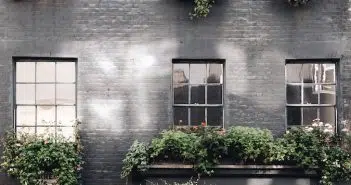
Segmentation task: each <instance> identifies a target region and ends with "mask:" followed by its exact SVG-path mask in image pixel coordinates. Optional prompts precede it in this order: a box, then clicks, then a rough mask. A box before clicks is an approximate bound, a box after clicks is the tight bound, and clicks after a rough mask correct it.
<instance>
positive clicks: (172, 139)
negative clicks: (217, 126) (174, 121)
mask: <svg viewBox="0 0 351 185" xmlns="http://www.w3.org/2000/svg"><path fill="white" fill-rule="evenodd" d="M195 140H196V135H195V134H194V133H185V132H182V131H177V130H175V131H174V130H170V131H164V132H162V133H161V136H160V137H159V138H155V139H153V140H152V142H151V146H150V158H151V159H153V160H156V161H157V160H165V161H182V162H191V163H193V162H194V160H195V153H194V151H195V148H194V147H195V145H194V141H195Z"/></svg>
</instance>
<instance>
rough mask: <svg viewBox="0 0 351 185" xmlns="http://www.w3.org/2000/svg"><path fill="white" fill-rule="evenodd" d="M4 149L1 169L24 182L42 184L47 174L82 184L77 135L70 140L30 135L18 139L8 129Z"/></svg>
mask: <svg viewBox="0 0 351 185" xmlns="http://www.w3.org/2000/svg"><path fill="white" fill-rule="evenodd" d="M3 148H4V151H3V156H2V161H3V162H2V163H1V167H2V170H3V171H4V172H6V173H7V174H9V175H11V176H14V177H15V178H17V179H18V180H19V181H20V183H21V184H23V185H41V184H43V183H44V182H43V178H44V177H45V176H46V175H49V176H53V177H54V178H55V179H57V183H58V184H64V185H77V184H79V177H80V175H79V172H80V170H82V164H83V160H82V146H81V144H80V140H79V137H78V135H77V137H76V140H75V141H74V142H70V141H67V140H65V139H63V138H50V139H45V138H42V137H35V136H30V135H23V136H22V137H20V138H17V137H16V134H15V133H14V132H7V134H6V136H5V138H4V141H3Z"/></svg>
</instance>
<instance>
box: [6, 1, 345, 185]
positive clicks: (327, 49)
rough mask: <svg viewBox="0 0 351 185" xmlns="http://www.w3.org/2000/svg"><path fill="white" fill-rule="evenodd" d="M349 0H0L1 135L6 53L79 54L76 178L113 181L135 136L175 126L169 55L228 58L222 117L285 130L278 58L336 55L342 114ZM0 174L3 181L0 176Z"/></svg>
mask: <svg viewBox="0 0 351 185" xmlns="http://www.w3.org/2000/svg"><path fill="white" fill-rule="evenodd" d="M349 7H350V2H349V1H348V0H312V1H311V3H310V4H309V5H308V6H305V7H302V8H292V7H290V6H289V5H288V4H287V3H286V2H285V0H280V1H277V0H235V1H233V0H217V3H216V5H215V6H214V7H213V11H212V12H211V14H210V15H209V17H208V18H206V19H204V20H194V21H191V20H189V17H188V12H189V11H190V9H191V3H190V2H189V1H185V0H137V1H130V0H109V1H106V0H99V1H98V0H97V1H91V0H65V1H57V0H47V1H29V0H19V1H15V0H6V1H1V2H0V22H1V24H0V42H1V43H0V79H1V80H0V120H1V121H0V135H2V134H3V133H4V131H5V130H6V129H8V128H11V127H12V118H13V116H12V97H13V91H12V88H13V87H12V83H13V82H12V75H13V73H12V72H13V71H12V70H13V69H12V57H13V56H35V57H50V56H52V57H75V58H77V59H78V115H79V119H81V120H82V122H83V124H82V133H83V136H82V138H83V142H84V145H85V160H86V161H87V163H86V165H85V169H84V174H83V183H84V185H97V184H103V185H112V184H113V185H116V184H117V185H120V184H124V181H121V180H120V178H119V172H120V169H121V161H122V158H123V156H124V154H125V152H126V150H127V149H128V148H129V146H130V144H131V142H132V141H133V140H134V139H140V140H148V139H150V138H151V136H152V135H155V134H157V133H158V132H159V131H160V130H162V129H165V128H168V127H170V126H171V125H172V117H171V114H172V105H171V102H172V100H171V97H172V96H171V61H172V59H173V58H221V59H225V60H226V64H225V72H226V78H225V81H226V86H225V88H226V91H225V98H224V100H225V102H224V103H225V127H229V126H231V125H247V126H255V127H262V128H269V129H271V130H272V131H273V132H274V133H275V134H281V133H283V132H284V129H285V126H284V125H285V85H284V77H285V74H284V64H285V59H292V58H340V59H341V62H340V64H341V65H340V69H341V73H340V74H341V89H342V91H341V95H342V96H340V99H339V102H340V104H341V107H340V110H341V111H339V113H340V114H339V117H340V119H341V118H343V117H344V118H350V116H351V109H350V106H351V93H350V91H351V84H350V83H349V80H351V62H350V59H351V44H350V42H349V37H350V35H351V34H350V33H351V24H350V23H351V22H350V20H349V19H350V18H351V15H350V13H349V11H348V9H349ZM0 184H1V185H9V184H11V183H10V181H9V180H5V177H4V176H3V175H0Z"/></svg>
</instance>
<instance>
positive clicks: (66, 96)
mask: <svg viewBox="0 0 351 185" xmlns="http://www.w3.org/2000/svg"><path fill="white" fill-rule="evenodd" d="M75 87H76V86H75V85H74V84H57V85H56V91H57V94H56V104H70V105H73V104H75V103H76V102H75V100H76V89H75Z"/></svg>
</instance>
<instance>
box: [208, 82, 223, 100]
mask: <svg viewBox="0 0 351 185" xmlns="http://www.w3.org/2000/svg"><path fill="white" fill-rule="evenodd" d="M207 103H208V104H222V85H209V86H207Z"/></svg>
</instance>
